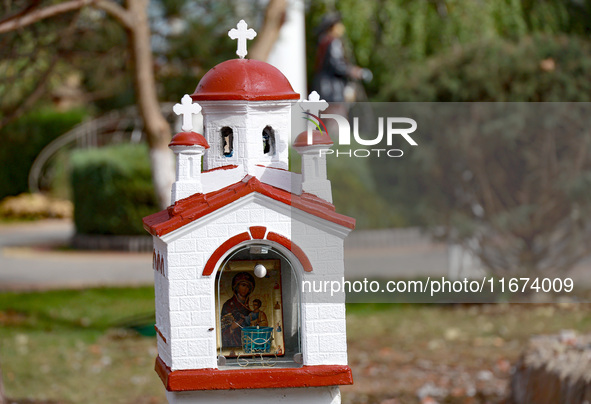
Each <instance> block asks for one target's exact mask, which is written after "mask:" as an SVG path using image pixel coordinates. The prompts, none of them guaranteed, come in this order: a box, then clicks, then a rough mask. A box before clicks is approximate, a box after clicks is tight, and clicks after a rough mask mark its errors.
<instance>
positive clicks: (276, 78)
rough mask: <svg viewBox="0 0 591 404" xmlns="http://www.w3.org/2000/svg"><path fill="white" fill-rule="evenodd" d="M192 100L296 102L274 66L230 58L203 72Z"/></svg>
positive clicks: (296, 96) (281, 75)
mask: <svg viewBox="0 0 591 404" xmlns="http://www.w3.org/2000/svg"><path fill="white" fill-rule="evenodd" d="M191 98H193V101H204V100H248V101H263V100H297V99H299V98H300V95H299V94H298V93H296V92H295V91H293V88H292V87H291V84H289V81H288V80H287V78H286V77H285V76H284V75H283V73H281V72H280V71H279V69H277V68H276V67H274V66H271V65H270V64H268V63H265V62H261V61H259V60H252V59H231V60H227V61H225V62H222V63H220V64H219V65H217V66H215V67H213V68H212V69H211V70H210V71H208V72H207V73H205V76H203V78H202V79H201V81H200V82H199V84H198V85H197V88H196V89H195V92H194V93H193V94H191Z"/></svg>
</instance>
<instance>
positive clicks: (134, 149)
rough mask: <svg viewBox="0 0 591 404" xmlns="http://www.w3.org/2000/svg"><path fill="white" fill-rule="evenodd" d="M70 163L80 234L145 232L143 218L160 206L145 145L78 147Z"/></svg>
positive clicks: (77, 226) (76, 221)
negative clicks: (91, 148) (89, 148)
mask: <svg viewBox="0 0 591 404" xmlns="http://www.w3.org/2000/svg"><path fill="white" fill-rule="evenodd" d="M71 166H72V177H71V178H72V194H73V201H74V222H75V224H76V231H77V232H78V233H79V234H112V235H135V234H139V235H142V234H145V231H144V229H143V225H142V218H143V217H144V216H147V215H149V214H151V213H154V212H155V211H157V210H159V209H158V204H157V201H156V197H155V193H154V188H153V185H152V178H151V174H150V172H151V171H150V161H149V157H148V148H147V147H146V146H144V145H132V144H125V145H117V146H109V147H104V148H100V149H93V150H79V151H76V152H74V153H72V157H71Z"/></svg>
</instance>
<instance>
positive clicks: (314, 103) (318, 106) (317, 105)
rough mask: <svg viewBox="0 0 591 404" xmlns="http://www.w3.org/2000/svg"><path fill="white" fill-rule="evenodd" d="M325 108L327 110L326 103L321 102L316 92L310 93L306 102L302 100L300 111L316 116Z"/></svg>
mask: <svg viewBox="0 0 591 404" xmlns="http://www.w3.org/2000/svg"><path fill="white" fill-rule="evenodd" d="M326 108H328V102H326V101H324V100H321V99H320V95H319V94H318V93H317V92H316V91H312V92H311V93H310V95H309V96H308V99H307V100H302V109H303V110H304V111H308V112H309V113H311V114H312V115H316V116H318V114H319V113H320V111H324V110H325V109H326Z"/></svg>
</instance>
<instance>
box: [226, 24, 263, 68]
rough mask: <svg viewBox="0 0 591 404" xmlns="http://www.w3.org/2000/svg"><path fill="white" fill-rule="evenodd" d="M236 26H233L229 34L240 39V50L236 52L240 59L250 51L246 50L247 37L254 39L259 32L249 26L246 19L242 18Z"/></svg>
mask: <svg viewBox="0 0 591 404" xmlns="http://www.w3.org/2000/svg"><path fill="white" fill-rule="evenodd" d="M236 27H237V28H238V29H236V28H232V29H231V30H230V31H229V32H228V36H229V37H230V38H232V39H238V50H237V51H236V54H237V55H238V56H240V59H244V56H246V54H247V53H248V52H247V51H246V40H247V39H254V37H255V36H257V33H256V32H255V30H254V29H252V28H248V25H247V24H246V22H244V20H240V21H239V22H238V25H237V26H236Z"/></svg>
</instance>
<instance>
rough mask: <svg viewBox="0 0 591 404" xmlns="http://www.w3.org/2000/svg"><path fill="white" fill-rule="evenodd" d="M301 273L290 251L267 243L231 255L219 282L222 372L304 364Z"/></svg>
mask: <svg viewBox="0 0 591 404" xmlns="http://www.w3.org/2000/svg"><path fill="white" fill-rule="evenodd" d="M300 271H302V266H301V264H300V263H299V261H298V260H297V258H296V257H295V256H294V255H293V254H292V253H291V252H290V251H289V250H287V249H286V248H285V247H283V246H281V245H278V244H276V243H273V242H269V241H266V240H256V242H249V243H247V244H243V245H240V246H238V247H236V248H235V249H234V250H232V251H231V252H230V253H229V254H228V255H227V257H226V258H225V259H224V260H223V261H222V263H221V264H220V265H219V267H218V270H217V273H216V278H215V304H216V331H217V337H216V353H217V356H218V367H219V368H232V367H236V368H239V367H261V366H264V367H266V366H273V367H300V366H302V361H303V360H302V353H301V352H302V348H301V328H302V327H301V295H300V284H301V282H300V281H299V278H300V276H299V273H300Z"/></svg>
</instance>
